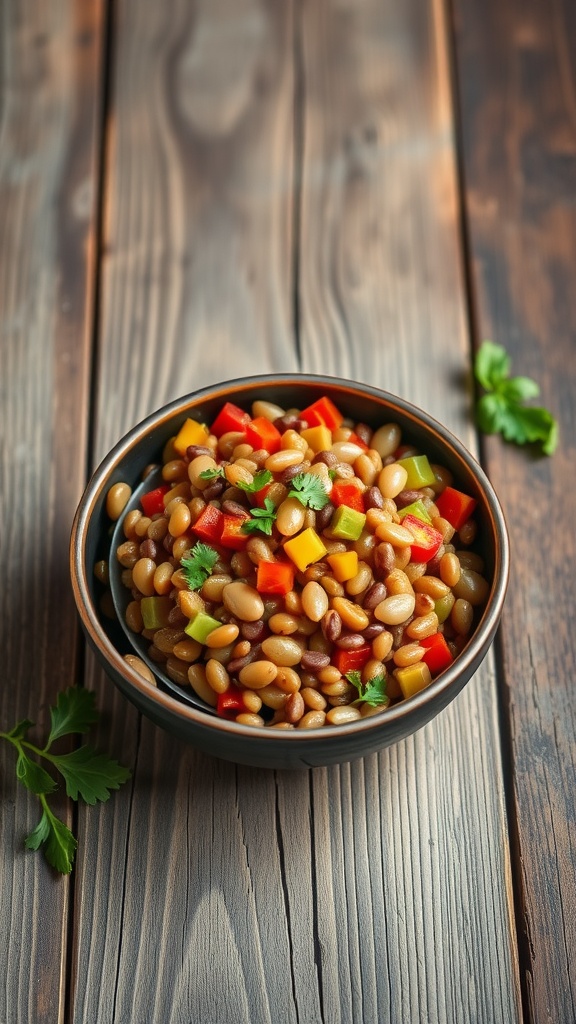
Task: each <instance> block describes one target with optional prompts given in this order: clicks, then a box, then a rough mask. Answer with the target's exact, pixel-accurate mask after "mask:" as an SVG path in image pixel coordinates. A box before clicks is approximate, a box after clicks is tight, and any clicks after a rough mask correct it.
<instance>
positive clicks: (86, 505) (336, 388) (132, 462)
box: [70, 374, 509, 768]
mask: <svg viewBox="0 0 576 1024" xmlns="http://www.w3.org/2000/svg"><path fill="white" fill-rule="evenodd" d="M325 394H326V395H329V396H330V397H331V398H332V400H333V401H334V402H335V404H336V405H337V406H338V407H339V408H340V409H341V411H342V412H343V413H344V415H345V416H347V417H350V418H351V419H352V420H354V421H355V422H359V421H362V422H365V423H368V424H369V425H371V426H372V427H378V426H380V425H382V424H384V423H389V422H392V421H394V422H397V423H398V424H399V425H400V427H401V429H402V436H403V441H404V440H406V441H409V442H411V443H413V444H415V445H416V446H417V447H418V448H420V449H421V450H422V451H423V452H425V453H426V454H427V455H428V457H429V458H430V461H431V462H436V463H439V464H441V465H444V466H446V467H448V468H449V469H450V470H451V472H452V473H453V475H454V480H455V483H456V485H457V486H459V487H460V488H461V489H462V490H463V491H465V492H466V493H468V494H471V495H473V496H474V497H475V498H476V499H477V503H478V504H477V509H476V513H475V515H476V518H477V521H478V524H479V533H480V537H481V550H482V555H483V557H484V560H485V565H486V576H487V577H488V579H489V580H490V595H489V598H488V601H487V603H486V605H485V606H484V607H483V610H482V614H481V617H480V618H479V621H478V623H477V624H476V626H475V629H474V632H473V633H472V635H471V636H470V639H469V641H468V642H467V644H466V646H465V647H464V649H463V650H462V651H461V653H460V654H459V655H458V656H457V657H456V658H455V660H454V661H453V663H452V664H451V665H450V666H449V667H448V668H447V669H445V670H444V671H443V672H442V673H441V674H440V675H439V676H437V677H436V679H434V680H433V681H432V683H431V684H430V685H429V686H428V687H427V688H426V689H424V690H422V691H421V692H419V693H417V694H416V695H414V696H413V697H410V698H409V699H407V700H404V701H402V702H400V703H397V704H393V705H392V706H391V707H389V708H388V709H387V710H385V711H383V712H382V713H380V714H377V715H373V716H371V717H367V718H363V719H361V720H359V721H355V722H352V723H348V724H341V725H337V726H324V727H323V728H319V729H311V730H305V729H293V730H275V729H269V728H255V727H253V726H245V725H239V724H237V723H236V722H232V721H228V720H226V719H223V718H219V717H217V716H216V715H215V714H213V713H212V712H211V711H210V710H209V709H207V708H206V709H205V708H204V707H202V706H201V704H200V706H195V704H194V703H190V702H188V701H187V700H186V699H185V698H184V699H183V698H182V697H181V696H179V695H178V692H176V691H178V688H175V689H174V688H172V689H171V688H169V686H167V685H165V682H164V681H163V680H162V678H160V680H159V682H158V685H154V684H152V683H150V682H148V681H146V680H145V679H144V678H143V677H142V676H141V675H140V674H139V673H138V672H136V671H134V670H133V669H132V668H131V667H130V665H129V664H128V662H127V661H126V660H125V658H124V655H125V654H126V653H130V652H131V651H135V653H137V654H141V650H138V645H137V643H135V642H134V641H135V638H134V636H132V639H131V638H130V634H129V633H128V632H126V631H125V630H124V629H122V628H121V627H120V625H119V622H118V621H117V620H116V621H115V620H114V619H113V618H109V617H108V616H107V615H106V614H104V613H103V611H102V610H101V608H102V606H103V603H102V597H103V595H102V592H101V584H99V582H98V580H97V578H96V576H95V574H94V565H95V563H96V562H97V561H98V560H99V559H101V558H108V556H109V553H110V547H111V532H112V527H111V523H110V520H109V519H108V517H107V515H106V510H105V503H106V495H107V493H108V490H109V488H110V487H111V486H112V484H114V483H116V482H119V481H126V482H128V483H129V484H130V485H131V486H132V488H133V489H134V490H137V488H138V486H139V485H140V483H141V480H142V475H143V472H144V470H145V468H146V467H149V466H150V464H153V463H158V462H159V461H160V459H161V453H162V450H163V447H164V445H165V443H166V442H167V441H168V440H169V438H171V437H172V436H174V435H175V434H176V433H177V431H178V429H179V428H180V426H181V424H182V423H183V422H184V420H185V419H186V418H187V417H192V418H194V419H198V420H201V421H203V422H207V423H209V422H211V421H213V419H214V418H215V416H216V414H217V413H218V411H219V409H220V408H221V407H222V405H223V404H224V402H226V401H231V402H234V403H235V404H236V405H239V406H241V407H243V408H245V409H246V410H248V411H249V410H250V407H251V404H252V402H253V401H254V400H256V399H264V400H267V401H270V402H273V403H275V404H277V405H279V406H281V407H282V408H299V409H302V408H305V407H306V406H308V405H309V404H311V403H312V402H313V401H315V400H316V399H318V398H320V397H321V396H322V395H325ZM70 569H71V579H72V587H73V592H74V598H75V601H76V605H77V608H78V612H79V615H80V620H81V623H82V627H83V629H84V631H85V634H86V636H87V639H88V641H89V643H90V644H91V646H92V647H93V649H94V651H95V652H96V655H97V657H98V659H99V661H100V663H101V665H102V666H103V668H104V670H105V672H106V674H107V675H108V677H109V678H110V679H111V680H112V681H113V682H114V683H115V684H116V686H117V687H118V688H119V690H120V691H121V693H122V694H123V695H124V696H125V697H126V698H127V699H128V700H129V701H131V702H132V703H133V704H134V705H136V707H137V708H138V709H139V710H140V711H141V712H142V714H143V715H146V716H147V717H148V718H149V719H151V720H152V721H153V722H154V723H156V725H158V726H160V727H161V728H163V729H165V730H167V731H168V732H170V733H172V734H173V735H175V736H177V737H179V738H180V739H181V740H184V741H185V742H187V743H190V744H191V745H193V746H195V747H197V748H199V749H200V750H202V751H204V752H206V753H208V754H211V755H216V756H218V757H221V758H224V759H226V760H230V761H234V762H237V763H240V764H248V765H253V766H258V767H265V768H306V767H314V766H320V765H330V764H336V763H342V762H346V761H351V760H354V759H356V758H360V757H363V756H366V755H368V754H371V753H373V752H375V751H377V750H379V749H382V748H383V747H386V746H388V745H389V744H392V743H396V742H398V741H400V740H402V739H404V738H405V737H407V736H408V735H410V734H411V733H413V732H414V731H415V730H417V729H420V728H422V727H423V726H424V725H426V724H427V723H428V722H430V720H431V719H433V718H434V717H435V716H436V715H437V714H439V713H440V712H442V711H443V709H444V708H446V706H447V705H448V704H449V703H450V702H451V701H452V700H454V698H455V697H456V696H457V695H458V694H459V693H460V691H461V690H462V688H463V687H464V686H465V684H466V683H467V682H468V681H469V679H470V678H471V676H472V675H473V674H474V673H475V672H476V670H477V668H478V666H479V665H480V663H481V662H482V660H483V659H484V657H485V655H486V653H487V651H488V649H489V647H490V645H491V643H492V641H493V639H494V635H495V632H496V629H497V626H498V622H499V619H500V615H501V611H502V606H503V603H504V598H505V593H506V587H507V582H508V571H509V547H508V538H507V532H506V526H505V522H504V517H503V514H502V510H501V508H500V505H499V502H498V499H497V497H496V495H495V493H494V491H493V489H492V486H491V484H490V482H489V480H488V479H487V477H486V476H485V474H484V473H483V471H482V469H481V468H480V466H479V465H478V463H477V461H476V460H475V459H474V457H473V456H472V455H471V454H470V453H469V452H468V451H467V450H466V448H465V447H464V446H463V445H462V443H461V442H460V441H459V440H458V439H457V438H456V437H454V436H453V435H452V434H451V433H450V432H449V431H448V430H447V429H446V428H445V427H444V426H442V425H441V424H440V423H438V422H436V421H435V420H434V419H433V418H432V417H431V416H429V415H428V414H427V413H425V412H423V411H422V410H420V409H418V408H416V407H415V406H413V405H411V404H410V403H408V402H406V401H404V400H403V399H400V398H397V397H395V396H394V395H392V394H388V393H386V392H384V391H380V390H378V389H377V388H374V387H370V386H368V385H364V384H356V383H353V382H351V381H347V380H343V379H338V378H332V377H323V376H317V375H304V374H284V375H262V376H256V377H247V378H242V379H236V380H231V381H227V382H225V383H222V384H218V385H215V386H212V387H207V388H203V389H201V390H199V391H197V392H195V393H193V394H190V395H187V396H185V397H183V398H181V399H179V400H177V401H174V402H172V403H170V404H169V405H167V406H165V407H164V408H162V409H160V410H159V411H158V412H155V413H154V414H152V415H151V416H148V417H147V418H146V419H145V420H143V421H142V422H141V423H140V424H138V425H137V426H135V427H134V428H133V429H132V430H130V431H129V432H128V434H126V436H125V437H124V438H123V439H122V440H121V441H119V443H118V444H117V445H116V446H115V447H114V448H113V450H112V451H111V452H110V453H109V454H108V455H107V456H106V458H105V459H104V460H103V461H102V462H101V464H100V465H99V467H98V468H97V470H96V471H95V473H94V475H93V476H92V479H91V480H90V482H89V484H88V486H87V487H86V490H85V492H84V494H83V496H82V499H81V501H80V504H79V506H78V509H77V512H76V515H75V518H74V523H73V528H72V536H71V545H70Z"/></svg>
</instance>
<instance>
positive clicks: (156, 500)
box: [140, 484, 170, 517]
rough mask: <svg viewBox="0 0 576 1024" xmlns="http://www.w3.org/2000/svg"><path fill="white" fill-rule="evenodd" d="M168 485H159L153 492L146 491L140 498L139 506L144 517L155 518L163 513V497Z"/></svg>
mask: <svg viewBox="0 0 576 1024" xmlns="http://www.w3.org/2000/svg"><path fill="white" fill-rule="evenodd" d="M169 489H170V488H169V487H168V484H160V487H155V488H154V490H153V491H147V492H146V494H143V495H142V497H141V498H140V504H141V505H142V509H143V512H144V515H145V516H149V517H151V516H155V515H157V514H158V513H159V512H163V511H164V495H165V494H167V493H168V491H169Z"/></svg>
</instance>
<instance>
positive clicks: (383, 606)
mask: <svg viewBox="0 0 576 1024" xmlns="http://www.w3.org/2000/svg"><path fill="white" fill-rule="evenodd" d="M415 602H416V599H415V597H414V594H392V595H391V596H390V597H385V598H384V600H383V601H381V602H380V604H379V605H377V606H376V608H375V609H374V616H375V618H377V619H378V621H379V622H384V623H385V625H387V626H396V625H399V624H400V623H402V622H405V621H406V619H409V618H410V616H411V615H412V613H413V611H414V605H415Z"/></svg>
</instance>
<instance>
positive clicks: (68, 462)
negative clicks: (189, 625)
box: [0, 0, 576, 1024]
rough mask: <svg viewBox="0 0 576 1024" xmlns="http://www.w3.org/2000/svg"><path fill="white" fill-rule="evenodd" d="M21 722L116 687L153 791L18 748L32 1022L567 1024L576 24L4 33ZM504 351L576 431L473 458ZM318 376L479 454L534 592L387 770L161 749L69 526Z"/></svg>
mask: <svg viewBox="0 0 576 1024" xmlns="http://www.w3.org/2000/svg"><path fill="white" fill-rule="evenodd" d="M1 26H2V32H1V36H0V39H1V47H2V50H1V60H0V69H1V70H0V75H1V79H0V82H1V91H0V246H1V250H0V251H1V259H0V332H1V334H0V336H1V369H0V387H1V393H2V462H1V466H2V488H1V490H2V496H1V499H0V514H1V520H0V544H1V552H2V557H1V564H2V569H3V586H2V588H1V590H0V605H1V609H0V630H1V645H0V650H1V652H2V660H3V663H4V671H3V686H2V693H1V723H2V724H1V726H0V727H1V728H2V729H5V728H7V727H8V726H10V725H12V724H13V723H14V722H15V721H17V720H18V719H21V718H24V717H29V718H31V719H33V720H34V721H36V722H37V723H38V724H39V728H42V727H43V726H45V724H46V721H47V708H48V706H49V704H50V703H51V702H53V701H54V699H55V696H56V694H57V692H58V691H59V690H60V689H62V688H64V687H66V686H68V685H70V684H73V683H78V684H85V685H86V686H88V687H89V688H91V689H93V690H95V691H96V693H97V699H98V706H99V707H100V708H101V709H102V713H103V714H102V719H101V724H100V726H99V728H98V730H97V732H96V735H95V736H94V737H93V739H94V741H95V742H96V743H97V744H98V745H99V746H101V747H103V748H104V749H106V750H107V751H108V752H109V753H110V754H112V755H113V756H115V757H118V758H119V759H120V760H122V761H123V762H124V763H126V764H128V765H129V766H130V767H131V768H132V771H133V778H132V780H131V782H130V783H129V784H128V785H126V786H124V787H123V788H122V789H121V790H120V791H119V792H118V793H116V794H114V795H113V797H112V799H111V800H110V801H109V802H108V803H106V804H102V805H98V806H96V807H94V808H92V807H86V806H80V807H79V808H77V807H76V805H71V804H70V803H69V802H67V801H66V798H65V797H61V798H60V800H59V803H57V805H56V806H57V809H58V810H59V812H60V813H61V814H62V815H63V816H64V817H66V819H67V820H68V822H69V824H70V826H71V827H72V828H73V829H74V830H75V832H76V835H77V836H78V840H79V848H78V853H77V859H76V865H75V868H74V871H73V873H72V875H71V876H70V877H68V878H63V877H60V876H57V875H55V873H53V872H52V871H51V870H50V869H49V868H48V867H47V865H46V863H45V861H44V860H43V858H42V856H41V855H40V854H36V853H32V852H27V851H25V850H24V848H23V841H24V837H25V835H26V834H27V833H28V832H29V831H30V830H31V829H32V828H33V827H34V825H35V824H36V821H37V818H38V805H37V800H36V798H35V797H33V796H31V795H29V794H28V793H27V792H26V791H25V790H24V789H23V788H22V787H21V786H19V785H18V784H17V782H16V779H15V774H14V758H13V753H12V751H11V750H10V749H9V748H8V745H7V744H6V743H4V744H3V745H2V772H1V786H2V799H1V802H0V812H1V819H2V843H3V857H2V866H1V886H0V893H1V896H0V900H1V906H2V912H1V922H2V932H3V941H2V942H1V943H0V958H1V961H2V981H3V984H2V986H1V990H0V1020H1V1021H2V1022H6V1024H44V1022H46V1024H55V1022H76V1024H80V1022H83V1024H84V1022H85V1024H94V1022H97V1024H108V1022H122V1024H127V1022H134V1024H151V1022H154V1024H156V1022H158V1024H197V1022H199V1021H202V1022H204V1024H290V1022H293V1024H383V1022H388V1021H390V1022H394V1024H398V1022H401V1024H412V1022H438V1024H462V1022H466V1024H470V1022H482V1024H499V1022H501V1024H511V1022H513V1021H520V1020H522V1021H529V1022H538V1024H544V1022H549V1024H571V1022H574V1021H575V1020H576V925H575V922H576V913H575V910H576V906H575V898H574V897H575V878H576V831H575V797H574V795H575V793H576V785H575V783H576V778H575V767H576V745H575V733H576V717H575V714H574V673H575V670H576V649H575V643H574V637H575V629H574V625H573V611H574V599H575V588H574V582H573V580H574V576H573V573H574V568H575V559H576V552H575V540H574V520H575V514H576V506H575V501H574V495H575V488H574V458H575V450H574V449H575V436H576V432H575V429H574V407H575V406H574V387H575V384H576V379H575V359H574V345H575V341H576V288H575V287H574V280H575V274H576V206H575V202H574V196H575V194H576V7H575V6H574V4H573V3H572V2H571V0H528V2H526V0H454V2H453V3H450V2H449V0H446V2H443V0H276V2H273V0H187V2H185V0H163V2H162V3H155V2H153V0H109V2H106V0H51V2H50V3H47V2H44V0H27V2H25V0H5V2H4V3H3V4H2V5H1ZM486 337H490V338H492V339H493V340H495V341H497V342H499V343H501V344H503V345H505V346H506V347H507V349H508V350H509V352H510V354H511V356H512V358H513V370H514V372H516V373H523V374H527V375H529V376H532V377H534V378H535V379H536V380H538V381H539V383H540V384H541V388H542V404H545V405H547V406H549V407H551V408H552V410H553V411H554V413H555V414H556V415H557V416H558V418H559V420H560V425H561V443H560V446H559V448H558V450H557V452H556V454H555V455H554V456H553V457H552V458H543V457H538V456H537V455H536V454H534V453H533V452H530V451H526V450H523V449H518V448H515V447H513V446H510V445H506V444H504V443H503V442H502V441H501V440H500V439H499V438H497V437H489V438H480V437H478V436H477V434H476V432H475V429H474V426H473V422H472V418H471V403H472V398H473V385H472V378H471V365H472V356H473V351H474V349H475V347H476V346H477V345H478V344H479V342H480V341H481V340H482V339H483V338H486ZM293 370H303V371H306V372H328V373H332V374H334V375H339V376H343V377H348V378H352V379H356V380H361V381H368V382H371V383H374V384H376V385H378V386H381V387H383V388H385V389H387V390H390V391H393V392H395V393H397V394H399V395H402V396H404V397H406V398H408V399H409V400H411V401H413V402H415V403H417V404H419V405H421V406H423V407H424V408H425V409H426V410H428V411H429V412H430V413H432V414H433V415H435V416H437V417H438V418H439V419H441V420H442V421H443V422H444V423H446V424H447V425H448V426H449V427H450V428H451V429H452V430H453V431H454V432H455V433H456V434H457V435H459V436H460V437H461V438H462V440H463V441H464V442H465V443H466V444H467V445H468V446H469V447H470V449H471V450H472V451H474V452H477V453H479V454H480V455H481V458H482V462H483V465H484V466H485V468H486V470H487V472H488V473H489V475H490V477H491V479H492V481H493V483H494V485H495V487H496V489H497V491H498V493H499V495H500V497H501V500H502V503H503V506H504V509H505V512H506V515H507V519H508V523H509V529H510V536H511V545H512V558H513V572H512V578H511V583H510V589H509V595H508V598H507V602H506V608H505V613H504V617H503V622H502V627H501V630H500V633H499V637H498V641H497V643H496V645H495V648H494V651H493V652H492V654H491V655H490V656H489V657H488V659H487V661H486V662H485V664H484V665H483V667H482V668H481V670H480V671H479V672H478V673H477V675H476V676H475V677H474V679H473V680H472V682H471V683H470V684H469V685H468V686H467V687H466V689H465V691H464V692H463V693H462V694H461V696H460V697H459V698H458V699H457V700H456V701H455V702H454V704H453V705H452V706H451V707H450V708H449V709H448V710H446V711H445V712H444V713H442V714H441V715H440V716H439V717H438V719H437V720H436V721H435V722H433V723H432V724H431V725H429V726H427V727H426V728H425V729H423V730H422V731H421V732H419V733H417V734H416V735H415V736H413V737H412V738H411V739H409V740H407V741H405V742H403V743H400V744H398V745H397V746H396V747H393V748H391V749H388V750H385V751H383V752H382V753H381V754H379V755H374V756H372V757H369V758H367V759H366V760H364V761H357V762H354V763H351V764H347V765H343V766H341V767H337V768H330V769H315V770H312V771H310V772H309V773H292V774H291V773H283V772H263V771H256V770H252V769H249V768H240V767H236V766H234V765H232V764H228V763H223V762H220V761H217V760H214V759H211V758H210V757H207V756H204V755H200V754H199V753H197V752H195V751H194V750H193V749H189V748H187V747H186V746H184V745H183V744H181V743H179V742H175V741H174V740H173V739H171V738H170V737H169V736H167V735H165V734H163V733H162V732H161V731H159V730H157V729H156V728H154V727H153V726H152V725H151V724H150V723H149V722H147V721H145V720H141V719H140V717H139V716H138V714H137V713H136V712H135V710H134V709H133V708H132V707H131V706H128V705H127V704H126V702H125V701H124V700H123V699H122V698H120V696H119V695H118V694H117V692H116V691H115V689H114V688H113V687H112V685H111V684H110V682H109V681H108V680H107V679H106V678H105V677H104V676H103V674H102V673H101V672H100V670H99V669H98V668H97V667H96V665H95V663H94V660H93V658H92V656H91V655H90V654H89V653H88V652H87V651H86V650H85V646H84V643H83V641H82V638H81V636H80V635H79V628H78V620H77V616H76V613H75V609H74V607H73V601H72V595H71V589H70V584H69V577H68V556H67V548H68V538H69V532H70V526H71V521H72V516H73V513H74V509H75V506H76V504H77V502H78V500H79V498H80V494H81V492H82V489H83V487H84V484H85V482H86V480H87V478H88V476H89V474H90V472H91V470H92V469H93V468H94V466H95V465H96V464H97V462H98V461H99V460H100V458H101V457H102V456H103V455H104V454H105V452H106V451H107V450H108V449H109V448H110V447H111V446H112V444H113V443H114V442H115V441H116V440H117V439H118V438H119V437H120V436H121V435H122V434H123V433H124V432H125V431H126V429H127V428H129V427H130V426H131V425H132V424H134V423H135V422H137V421H138V420H140V419H141V418H142V417H143V416H144V415H146V414H147V413H148V412H150V411H151V410H153V409H155V408H157V407H158V406H160V405H162V404H164V403H165V402H167V401H168V400H171V399H173V398H175V397H177V396H180V395H183V394H185V393H187V392H189V391H191V390H193V389H194V388H196V387H197V386H200V385H205V384H209V383H211V382H214V381H219V380H222V379H227V378H231V377H234V376H238V375H242V374H244V373H247V372H248V373H250V372H255V373H264V372H271V371H293Z"/></svg>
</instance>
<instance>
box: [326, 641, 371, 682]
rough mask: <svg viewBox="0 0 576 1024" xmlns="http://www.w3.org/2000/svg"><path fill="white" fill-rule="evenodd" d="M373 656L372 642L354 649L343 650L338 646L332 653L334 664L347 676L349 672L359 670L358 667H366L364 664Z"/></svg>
mask: <svg viewBox="0 0 576 1024" xmlns="http://www.w3.org/2000/svg"><path fill="white" fill-rule="evenodd" d="M371 657H372V645H371V644H363V645H362V647H357V648H356V650H354V651H343V650H342V649H341V648H338V650H337V651H335V652H334V654H333V655H332V664H333V665H335V666H336V668H338V669H340V672H341V673H342V675H343V676H345V675H346V673H347V672H353V671H358V669H362V668H364V665H365V664H366V662H367V661H369V660H370V658H371Z"/></svg>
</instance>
